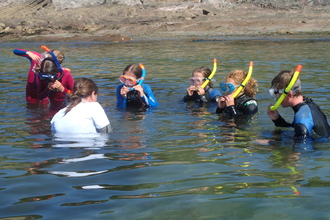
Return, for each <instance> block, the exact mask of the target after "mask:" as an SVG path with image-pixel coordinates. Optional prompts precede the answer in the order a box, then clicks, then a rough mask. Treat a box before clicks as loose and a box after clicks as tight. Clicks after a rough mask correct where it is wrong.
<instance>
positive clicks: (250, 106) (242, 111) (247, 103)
mask: <svg viewBox="0 0 330 220" xmlns="http://www.w3.org/2000/svg"><path fill="white" fill-rule="evenodd" d="M256 112H258V103H257V100H256V99H255V98H252V97H249V96H247V95H245V94H243V95H241V96H239V97H237V98H235V105H231V106H227V107H225V108H219V107H217V110H216V113H224V114H226V115H228V116H230V117H233V116H235V115H253V114H255V113H256Z"/></svg>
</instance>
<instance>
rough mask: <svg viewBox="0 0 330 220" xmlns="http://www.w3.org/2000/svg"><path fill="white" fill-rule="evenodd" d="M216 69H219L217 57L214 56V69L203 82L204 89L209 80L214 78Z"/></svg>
mask: <svg viewBox="0 0 330 220" xmlns="http://www.w3.org/2000/svg"><path fill="white" fill-rule="evenodd" d="M216 71H217V59H215V58H214V59H213V70H212V72H211V74H210V75H209V77H208V78H206V80H205V82H204V83H203V84H202V88H203V89H204V88H205V86H206V85H207V84H208V83H209V81H210V80H211V79H212V77H213V76H214V74H215V72H216Z"/></svg>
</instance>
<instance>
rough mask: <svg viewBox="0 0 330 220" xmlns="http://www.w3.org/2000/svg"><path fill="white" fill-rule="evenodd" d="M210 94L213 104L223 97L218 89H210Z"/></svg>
mask: <svg viewBox="0 0 330 220" xmlns="http://www.w3.org/2000/svg"><path fill="white" fill-rule="evenodd" d="M209 93H210V99H211V101H212V102H218V101H219V99H220V97H221V96H222V94H221V92H220V91H219V90H217V89H213V88H210V89H209Z"/></svg>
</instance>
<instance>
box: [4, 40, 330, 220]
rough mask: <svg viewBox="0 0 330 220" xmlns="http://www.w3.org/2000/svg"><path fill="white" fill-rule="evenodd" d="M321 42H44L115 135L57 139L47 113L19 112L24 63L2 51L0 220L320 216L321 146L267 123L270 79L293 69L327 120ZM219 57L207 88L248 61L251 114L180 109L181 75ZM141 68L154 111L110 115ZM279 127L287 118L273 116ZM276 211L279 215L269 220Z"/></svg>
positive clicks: (323, 189) (323, 205) (31, 46)
mask: <svg viewBox="0 0 330 220" xmlns="http://www.w3.org/2000/svg"><path fill="white" fill-rule="evenodd" d="M327 41H328V40H324V41H322V40H318V41H317V40H312V39H310V40H286V41H285V40H284V41H283V40H262V39H260V40H226V41H196V42H185V41H150V42H148V41H145V42H127V43H44V44H46V45H49V47H51V48H56V49H59V50H62V51H64V53H65V55H66V57H67V59H66V60H65V61H64V63H63V66H64V67H67V68H70V69H71V70H72V71H71V72H72V74H73V76H74V78H77V77H81V76H85V77H90V78H92V79H93V80H94V81H95V82H96V83H97V84H98V86H99V87H100V91H99V102H100V103H101V105H102V106H103V107H104V109H105V111H106V113H107V115H108V117H109V120H110V121H111V124H112V127H113V129H114V132H113V133H112V134H110V136H102V135H100V136H95V137H86V136H84V137H79V136H78V137H68V136H66V137H55V136H53V135H52V134H51V131H50V124H49V121H50V119H51V117H52V115H53V113H52V112H49V111H48V110H47V109H41V108H34V107H31V106H26V104H25V83H26V73H27V69H28V67H29V63H28V61H27V60H26V59H23V58H21V57H17V56H15V55H14V54H13V53H12V50H13V49H14V48H24V49H28V50H35V51H39V52H40V51H41V49H40V45H42V44H41V43H40V45H39V43H12V44H11V43H3V44H2V47H1V49H0V51H1V53H0V57H1V60H2V61H3V62H1V63H0V68H1V72H0V73H1V77H0V82H1V88H0V93H1V97H2V99H1V101H0V108H1V110H0V112H1V118H2V123H1V124H0V133H1V136H0V141H1V148H0V149H1V150H0V151H1V156H0V168H1V170H0V178H1V181H0V192H1V198H2V199H1V200H0V210H1V211H0V219H43V218H45V219H60V218H62V219H63V218H69V219H231V220H232V219H262V218H267V219H297V218H301V219H328V216H329V212H328V211H327V210H328V206H329V204H328V202H327V201H328V199H327V198H328V196H329V193H328V192H329V188H328V187H329V186H330V180H329V175H328V173H329V166H328V162H329V160H330V159H329V158H330V154H329V150H328V149H329V142H328V141H315V142H311V143H308V144H309V146H311V147H312V148H313V149H314V150H313V151H310V152H301V151H296V150H295V149H294V148H293V147H294V142H293V141H292V135H293V132H292V130H290V129H279V130H278V129H275V128H274V126H273V124H272V122H271V121H270V120H269V118H268V116H267V114H266V108H267V106H268V104H269V103H271V102H272V100H271V99H270V97H269V95H268V88H269V86H270V81H271V79H272V78H273V77H274V76H275V75H276V74H277V73H278V72H279V71H280V70H283V69H289V70H292V69H294V68H295V66H296V65H297V64H302V65H303V71H302V73H301V80H302V83H303V92H304V94H305V95H306V96H310V97H312V98H313V100H314V101H315V102H317V104H319V105H320V106H321V108H322V110H323V111H324V112H325V114H326V115H329V114H330V106H329V105H328V94H329V92H330V91H329V86H328V84H327V82H329V80H330V79H329V75H328V74H327V73H328V69H329V63H328V61H327V57H328V56H327V55H328V51H329V49H330V48H329V45H328V42H327ZM214 58H217V60H218V72H217V73H216V75H215V77H214V79H215V80H216V81H215V82H214V84H215V85H216V87H218V85H219V83H220V82H221V81H223V79H224V76H225V75H226V74H227V73H228V72H230V71H231V70H234V69H247V68H248V64H249V62H250V61H254V63H255V65H254V72H253V77H254V78H255V79H257V80H258V84H259V91H258V94H257V99H258V103H259V112H258V113H257V114H256V115H254V116H253V117H252V118H236V119H234V120H229V119H226V118H223V117H221V116H220V117H219V116H218V115H216V114H215V108H216V105H212V104H211V105H205V106H199V105H196V104H195V103H190V104H187V103H184V102H183V101H182V98H183V96H184V94H185V92H186V88H187V87H188V84H189V83H188V81H187V80H188V78H189V77H190V76H191V72H192V70H193V69H195V68H196V67H199V66H208V67H210V68H211V67H212V61H213V59H214ZM131 63H143V64H144V66H145V67H146V69H147V76H146V80H145V83H147V84H149V85H150V87H151V88H152V90H153V92H154V94H155V96H156V98H157V100H158V102H159V103H160V106H159V107H157V108H154V109H151V110H148V111H126V110H123V109H117V108H116V107H115V106H116V100H115V91H116V87H117V86H118V85H119V80H118V76H119V75H120V74H121V73H122V71H123V69H124V68H125V67H126V66H127V65H128V64H131ZM280 112H281V114H282V115H283V116H284V117H285V118H286V119H287V120H290V118H292V117H293V112H292V111H291V110H290V109H280ZM279 210H280V211H279Z"/></svg>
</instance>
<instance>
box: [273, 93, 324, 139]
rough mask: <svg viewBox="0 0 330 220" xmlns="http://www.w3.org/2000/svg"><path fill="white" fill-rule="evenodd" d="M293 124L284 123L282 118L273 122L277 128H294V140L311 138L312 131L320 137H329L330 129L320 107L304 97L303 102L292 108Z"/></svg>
mask: <svg viewBox="0 0 330 220" xmlns="http://www.w3.org/2000/svg"><path fill="white" fill-rule="evenodd" d="M292 109H293V111H294V113H295V114H294V119H293V123H288V122H286V121H285V120H284V119H283V118H282V116H281V115H280V117H279V118H278V119H276V120H273V122H274V124H275V126H278V127H294V131H295V136H294V138H295V139H303V138H306V137H308V136H311V134H312V130H314V132H315V133H316V134H318V135H319V136H321V137H328V136H329V135H330V127H329V124H328V120H327V117H326V116H325V114H324V113H323V112H322V110H321V109H320V107H319V106H318V105H317V104H316V103H314V102H313V101H312V100H311V99H308V98H306V97H304V101H303V102H301V103H299V104H298V105H296V106H294V107H293V108H292Z"/></svg>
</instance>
